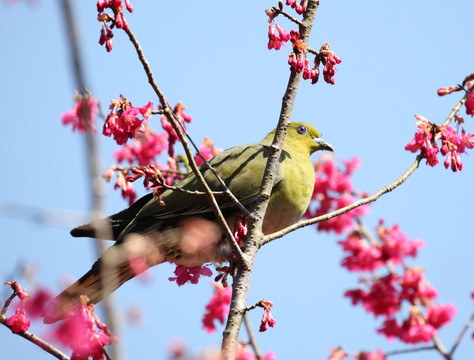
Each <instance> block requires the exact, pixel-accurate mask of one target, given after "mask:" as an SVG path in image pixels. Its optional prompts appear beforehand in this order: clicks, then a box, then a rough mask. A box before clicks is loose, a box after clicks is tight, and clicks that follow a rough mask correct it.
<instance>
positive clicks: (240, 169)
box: [134, 144, 282, 224]
mask: <svg viewBox="0 0 474 360" xmlns="http://www.w3.org/2000/svg"><path fill="white" fill-rule="evenodd" d="M268 151H269V148H268V146H264V145H261V144H250V145H242V146H237V147H234V148H231V149H228V150H226V151H224V152H222V153H220V154H218V155H217V156H215V157H214V158H212V159H211V160H210V161H209V163H210V164H211V166H212V167H213V168H214V170H215V171H216V172H217V174H219V176H220V178H221V179H222V180H223V181H224V182H225V183H226V185H227V186H228V187H229V189H230V191H231V192H232V193H233V194H234V195H235V197H236V198H237V199H238V200H239V201H240V202H241V203H242V204H243V205H244V206H248V205H250V204H251V203H252V202H253V201H255V200H256V198H257V196H258V193H259V190H260V185H261V182H262V178H263V172H264V170H265V165H266V162H267V157H268ZM279 168H281V167H279ZM200 171H201V173H202V174H203V176H204V178H205V180H206V182H207V184H208V185H209V187H210V188H211V190H213V191H221V190H223V188H222V186H221V185H220V183H219V181H218V180H217V178H216V176H215V175H214V174H213V173H212V172H211V171H210V170H209V169H208V168H207V166H206V165H205V164H204V165H201V166H200ZM281 176H282V174H281V171H279V172H278V173H277V175H276V178H275V184H277V183H278V182H279V181H280V179H281ZM174 185H175V186H177V187H180V188H182V189H184V190H188V191H201V192H202V191H203V190H202V188H201V185H200V184H199V182H198V180H197V178H196V176H195V175H194V173H189V174H188V175H187V176H186V177H184V178H183V179H182V180H180V181H178V182H176V183H175V184H174ZM162 200H163V201H164V203H165V205H164V206H162V205H160V203H159V202H158V201H156V199H153V198H152V199H150V200H149V201H148V202H147V203H146V204H145V205H144V206H143V207H142V208H141V210H140V211H139V212H138V213H137V215H136V217H135V219H134V222H135V224H136V223H139V222H140V221H141V220H142V219H148V220H149V218H150V217H153V218H154V220H155V221H160V220H164V221H166V220H167V219H172V218H176V217H181V216H193V215H196V216H198V215H208V214H212V207H211V205H210V203H209V200H208V198H207V197H206V196H203V195H200V196H197V195H190V194H186V193H182V192H179V191H171V190H167V191H166V192H165V193H163V195H162ZM216 200H217V202H218V204H219V207H220V208H221V210H224V211H225V210H230V209H236V207H235V204H234V203H233V202H232V200H230V199H229V198H228V197H227V196H216Z"/></svg>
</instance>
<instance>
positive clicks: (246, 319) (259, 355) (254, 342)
mask: <svg viewBox="0 0 474 360" xmlns="http://www.w3.org/2000/svg"><path fill="white" fill-rule="evenodd" d="M244 324H245V328H246V329H247V334H248V335H249V343H250V345H251V346H252V348H253V352H254V353H255V356H256V358H257V359H258V360H262V353H261V352H260V348H259V347H258V343H257V339H256V338H255V335H254V333H253V330H252V324H251V323H250V320H249V317H248V316H247V314H245V315H244Z"/></svg>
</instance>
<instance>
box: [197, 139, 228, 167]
mask: <svg viewBox="0 0 474 360" xmlns="http://www.w3.org/2000/svg"><path fill="white" fill-rule="evenodd" d="M199 152H200V153H201V154H202V156H204V159H206V160H209V159H211V158H213V157H214V156H216V155H217V154H219V153H220V152H222V150H221V149H218V148H216V147H214V144H213V143H212V140H211V139H210V138H209V137H208V136H206V137H205V138H204V140H203V141H202V145H201V146H200V147H199ZM194 161H195V162H196V165H198V166H199V165H201V164H203V163H204V161H203V160H202V159H201V157H200V156H199V155H196V156H195V157H194Z"/></svg>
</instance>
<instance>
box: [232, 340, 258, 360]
mask: <svg viewBox="0 0 474 360" xmlns="http://www.w3.org/2000/svg"><path fill="white" fill-rule="evenodd" d="M235 360H256V356H255V354H254V353H253V352H252V350H250V349H249V348H248V346H247V345H244V344H240V343H239V344H238V345H237V349H236V351H235Z"/></svg>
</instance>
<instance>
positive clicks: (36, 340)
mask: <svg viewBox="0 0 474 360" xmlns="http://www.w3.org/2000/svg"><path fill="white" fill-rule="evenodd" d="M0 323H1V324H3V325H5V326H6V327H7V328H9V329H10V330H11V329H12V327H11V326H10V325H7V318H6V316H5V315H3V314H2V315H0ZM12 332H13V331H12ZM14 334H15V335H18V336H21V337H22V338H24V339H26V340H28V341H29V342H31V343H33V344H35V345H36V346H38V347H40V348H41V349H43V350H44V351H46V352H47V353H49V354H51V355H53V356H54V357H55V358H57V359H59V360H70V358H69V356H67V355H66V354H64V353H63V352H61V351H59V350H58V349H56V348H55V347H54V346H53V345H51V344H50V343H48V342H46V341H44V340H43V339H41V338H40V337H38V336H36V335H35V334H33V333H31V332H29V331H22V332H19V333H14Z"/></svg>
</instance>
